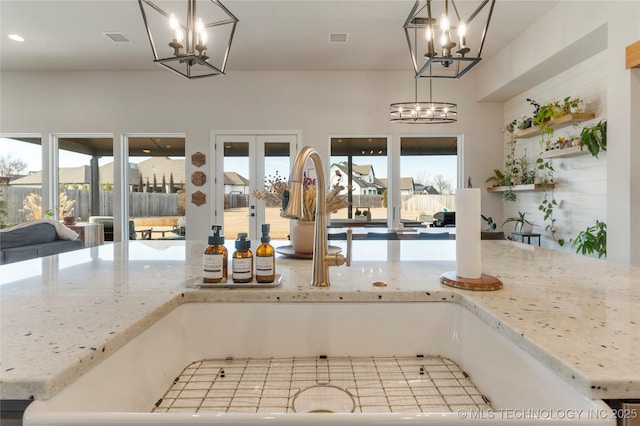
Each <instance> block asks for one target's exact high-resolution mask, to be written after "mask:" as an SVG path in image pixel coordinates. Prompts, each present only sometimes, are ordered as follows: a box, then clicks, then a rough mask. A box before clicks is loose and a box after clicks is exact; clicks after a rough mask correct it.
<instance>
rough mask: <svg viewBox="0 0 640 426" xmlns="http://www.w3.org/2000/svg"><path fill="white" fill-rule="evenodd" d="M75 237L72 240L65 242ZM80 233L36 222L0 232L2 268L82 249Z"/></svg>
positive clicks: (48, 222)
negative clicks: (15, 263)
mask: <svg viewBox="0 0 640 426" xmlns="http://www.w3.org/2000/svg"><path fill="white" fill-rule="evenodd" d="M65 238H73V239H65ZM77 238H78V234H76V233H75V232H73V231H72V230H70V229H69V228H67V227H65V226H64V225H62V224H60V223H59V222H55V221H47V220H42V221H36V222H27V223H24V224H20V225H16V226H14V227H11V228H7V229H3V230H1V231H0V265H3V264H7V263H13V262H19V261H21V260H28V259H34V258H37V257H43V256H50V255H52V254H58V253H63V252H66V251H72V250H78V249H81V248H83V245H82V241H81V240H79V239H77Z"/></svg>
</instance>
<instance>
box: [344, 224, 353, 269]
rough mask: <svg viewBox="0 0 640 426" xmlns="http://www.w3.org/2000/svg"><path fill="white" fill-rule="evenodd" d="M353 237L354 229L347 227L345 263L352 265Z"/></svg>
mask: <svg viewBox="0 0 640 426" xmlns="http://www.w3.org/2000/svg"><path fill="white" fill-rule="evenodd" d="M352 238H353V230H352V229H351V228H349V229H347V256H346V258H345V260H344V261H345V264H346V265H347V266H351V240H352Z"/></svg>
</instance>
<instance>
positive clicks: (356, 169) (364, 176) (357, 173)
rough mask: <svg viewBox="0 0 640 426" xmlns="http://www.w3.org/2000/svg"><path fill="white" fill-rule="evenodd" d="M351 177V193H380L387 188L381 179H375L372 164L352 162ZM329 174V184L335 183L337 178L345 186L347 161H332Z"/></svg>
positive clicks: (346, 182)
mask: <svg viewBox="0 0 640 426" xmlns="http://www.w3.org/2000/svg"><path fill="white" fill-rule="evenodd" d="M352 170H353V177H352V182H351V185H352V188H353V193H354V194H357V195H380V194H382V193H383V192H384V190H385V189H386V188H387V186H386V185H383V184H382V183H381V179H377V178H376V175H375V172H374V171H373V166H371V165H370V164H365V165H357V164H354V165H353V167H352ZM329 173H330V175H331V179H330V182H331V185H332V186H333V185H335V184H336V183H337V182H338V180H340V184H341V185H344V186H345V187H346V186H347V185H348V184H349V179H348V176H349V173H348V167H347V163H346V162H345V161H342V162H340V163H333V164H332V165H331V168H330V172H329ZM338 176H340V177H339V178H338ZM345 191H346V190H345Z"/></svg>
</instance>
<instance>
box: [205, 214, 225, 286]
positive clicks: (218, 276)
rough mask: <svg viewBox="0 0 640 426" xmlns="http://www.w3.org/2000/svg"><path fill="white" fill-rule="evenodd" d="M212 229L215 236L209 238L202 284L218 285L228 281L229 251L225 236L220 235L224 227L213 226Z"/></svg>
mask: <svg viewBox="0 0 640 426" xmlns="http://www.w3.org/2000/svg"><path fill="white" fill-rule="evenodd" d="M211 229H213V236H211V237H209V245H208V246H207V248H206V249H205V250H204V255H203V260H202V282H204V283H209V284H216V283H222V282H226V281H227V249H226V247H225V246H224V236H222V235H220V231H221V229H222V227H221V226H219V225H213V226H212V227H211Z"/></svg>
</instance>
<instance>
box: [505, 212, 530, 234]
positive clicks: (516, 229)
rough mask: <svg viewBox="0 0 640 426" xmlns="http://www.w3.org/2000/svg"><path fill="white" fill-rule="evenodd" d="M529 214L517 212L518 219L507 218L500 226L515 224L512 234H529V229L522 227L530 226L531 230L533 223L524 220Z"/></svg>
mask: <svg viewBox="0 0 640 426" xmlns="http://www.w3.org/2000/svg"><path fill="white" fill-rule="evenodd" d="M528 214H529V213H527V212H518V217H509V218H507V219H506V220H505V221H504V222H503V223H502V226H504V225H506V224H507V223H509V222H515V223H516V225H515V227H514V229H513V232H517V233H523V232H529V231H530V230H531V229H525V228H524V225H525V224H526V225H530V227H531V228H533V223H532V222H529V220H528V219H527V218H526V216H527V215H528Z"/></svg>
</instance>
